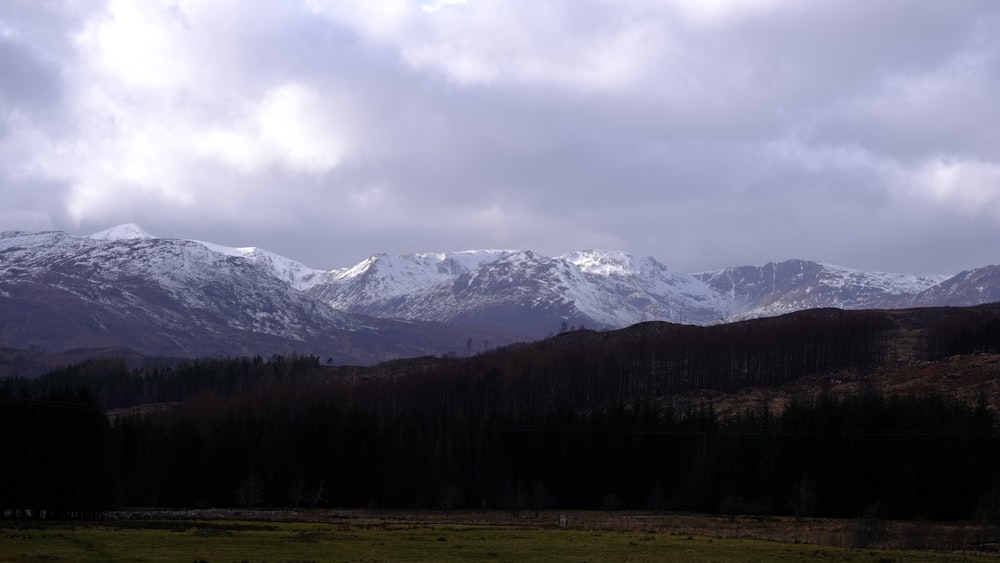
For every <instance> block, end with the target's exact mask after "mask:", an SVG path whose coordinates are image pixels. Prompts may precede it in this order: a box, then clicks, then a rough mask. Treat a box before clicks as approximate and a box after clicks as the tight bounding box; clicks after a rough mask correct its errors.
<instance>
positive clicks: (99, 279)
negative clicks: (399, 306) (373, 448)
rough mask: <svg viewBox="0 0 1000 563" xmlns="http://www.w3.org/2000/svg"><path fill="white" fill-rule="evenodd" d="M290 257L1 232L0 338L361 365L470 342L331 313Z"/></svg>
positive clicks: (132, 237) (166, 242)
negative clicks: (302, 356)
mask: <svg viewBox="0 0 1000 563" xmlns="http://www.w3.org/2000/svg"><path fill="white" fill-rule="evenodd" d="M296 264H297V263H295V262H294V261H291V260H287V259H284V258H281V257H279V256H277V255H274V254H271V253H267V252H264V251H257V250H256V249H228V248H226V247H219V246H216V245H211V244H205V243H199V242H194V241H187V240H175V239H160V238H155V237H152V236H150V235H148V234H147V233H145V232H144V231H143V230H142V229H140V228H138V227H135V226H134V225H127V226H123V227H116V228H114V229H109V230H107V231H102V232H101V233H97V234H96V235H94V236H92V237H75V236H71V235H68V234H66V233H62V232H43V233H24V232H6V233H0V345H3V346H9V347H21V348H29V347H31V348H36V349H37V348H41V349H45V350H49V351H53V352H56V351H62V350H65V349H69V348H74V347H96V346H125V347H128V348H131V349H134V350H137V351H139V352H142V353H146V354H152V355H175V356H206V355H211V356H220V355H244V354H251V355H252V354H257V353H263V354H269V353H287V352H293V351H294V352H301V353H311V354H316V355H321V356H322V357H324V358H335V359H336V360H338V361H341V362H366V363H367V362H370V361H374V360H382V359H387V358H391V357H400V356H409V355H420V354H427V353H440V352H441V351H442V348H445V349H447V348H446V347H450V348H451V349H455V348H457V347H458V346H459V345H460V342H461V341H462V339H463V338H465V333H464V331H463V332H462V333H461V334H457V333H456V334H448V333H449V331H448V330H446V328H447V327H432V328H433V329H432V330H428V329H427V328H426V327H420V326H417V325H416V324H414V323H412V322H411V323H400V322H397V321H391V320H386V319H376V318H371V317H361V316H359V315H354V314H351V313H346V312H343V311H338V310H336V309H333V308H331V307H329V306H328V305H326V304H324V303H322V302H320V301H318V300H316V299H314V298H313V297H311V296H309V295H308V294H306V293H305V292H303V291H302V290H301V289H297V285H298V286H300V287H301V286H305V285H307V284H308V282H307V281H304V278H306V277H307V276H309V275H310V273H311V272H309V271H308V269H306V268H305V267H304V266H303V267H298V266H296ZM296 284H297V285H296ZM442 339H444V340H443V341H442Z"/></svg>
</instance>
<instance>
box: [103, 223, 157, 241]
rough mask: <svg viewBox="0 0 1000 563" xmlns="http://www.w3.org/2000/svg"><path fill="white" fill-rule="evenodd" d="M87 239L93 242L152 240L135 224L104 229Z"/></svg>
mask: <svg viewBox="0 0 1000 563" xmlns="http://www.w3.org/2000/svg"><path fill="white" fill-rule="evenodd" d="M87 238H91V239H94V240H143V239H154V238H156V237H154V236H153V235H151V234H149V233H147V232H146V231H144V230H143V229H142V227H140V226H139V225H136V224H135V223H125V224H124V225H118V226H115V227H111V228H110V229H104V230H103V231H101V232H98V233H94V234H92V235H90V236H89V237H87Z"/></svg>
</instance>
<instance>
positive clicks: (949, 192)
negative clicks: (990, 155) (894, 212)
mask: <svg viewBox="0 0 1000 563" xmlns="http://www.w3.org/2000/svg"><path fill="white" fill-rule="evenodd" d="M912 179H913V182H912V189H914V190H915V191H916V192H917V195H918V196H922V197H924V198H927V199H930V200H931V201H932V202H933V203H935V204H938V205H941V206H945V207H957V208H958V209H960V210H961V211H963V212H964V213H966V214H986V215H989V216H992V217H993V218H994V219H996V220H1000V163H996V162H984V161H980V160H970V159H962V158H948V157H937V158H933V159H930V160H928V161H926V162H924V163H923V164H922V165H921V166H920V167H919V168H918V169H917V170H916V171H915V173H914V174H913V177H912Z"/></svg>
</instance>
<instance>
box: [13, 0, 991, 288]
mask: <svg viewBox="0 0 1000 563" xmlns="http://www.w3.org/2000/svg"><path fill="white" fill-rule="evenodd" d="M125 222H135V223H138V224H140V225H141V226H142V227H144V228H145V229H146V230H147V231H149V232H151V233H153V234H155V235H159V236H165V237H177V238H196V239H202V240H209V241H212V242H216V243H220V244H225V245H230V246H250V245H253V246H259V247H263V248H266V249H268V250H272V251H275V252H278V253H280V254H283V255H286V256H289V257H291V258H294V259H297V260H299V261H302V262H304V263H306V264H308V265H310V266H313V267H316V268H335V267H345V266H350V265H353V264H354V263H356V262H358V261H360V260H362V259H363V258H365V257H366V256H369V255H371V254H374V253H377V252H388V253H408V252H426V251H445V250H462V249H468V248H516V249H531V250H534V251H536V252H539V253H541V254H545V255H550V256H554V255H558V254H562V253H564V252H568V251H572V250H582V249H590V248H600V249H607V250H626V251H629V252H632V253H635V254H640V255H650V256H654V257H656V258H657V259H659V260H660V261H661V262H663V263H665V264H667V265H668V266H670V267H671V268H674V269H676V270H681V271H688V272H694V271H702V270H709V269H714V268H719V267H724V266H729V265H737V264H761V263H765V262H767V261H772V260H783V259H788V258H806V259H814V260H820V261H825V262H831V263H834V264H840V265H843V266H848V267H854V268H859V269H868V270H878V271H890V272H910V273H955V272H957V271H960V270H962V269H965V268H970V267H976V266H982V265H987V264H997V263H1000V2H996V1H994V0H973V1H963V0H947V1H942V0H879V1H877V2H873V1H871V0H829V1H807V0H794V1H793V0H738V1H735V0H734V1H732V2H730V1H726V0H677V1H667V0H464V1H463V0H384V1H376V0H357V1H352V0H273V1H269V0H255V1H254V2H245V1H243V0H121V1H119V0H110V1H98V0H94V1H87V0H80V1H68V0H67V1H59V0H3V2H2V4H0V230H43V229H58V230H66V231H69V232H72V233H76V234H89V233H91V232H95V231H99V230H101V229H104V228H107V227H110V226H112V225H116V224H119V223H125Z"/></svg>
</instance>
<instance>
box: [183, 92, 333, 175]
mask: <svg viewBox="0 0 1000 563" xmlns="http://www.w3.org/2000/svg"><path fill="white" fill-rule="evenodd" d="M331 102H332V100H331V98H330V97H329V96H328V97H326V98H324V97H323V96H321V95H320V93H319V92H317V91H316V90H315V89H314V88H311V87H309V86H307V85H304V84H300V83H290V84H283V85H281V86H278V87H276V88H274V89H272V90H269V91H268V92H266V93H265V95H264V96H263V98H262V99H261V100H259V101H258V102H257V103H255V104H252V105H251V106H250V107H249V108H248V109H247V111H246V113H245V115H243V116H241V117H240V118H238V119H237V120H234V121H231V122H229V123H224V124H222V125H221V126H216V127H214V128H212V129H209V130H208V131H206V134H205V135H204V137H203V141H202V150H204V151H205V152H206V153H207V154H211V155H216V156H219V157H220V158H222V159H223V160H224V161H225V162H227V163H229V164H231V165H233V166H235V167H236V168H237V169H238V170H240V171H241V172H243V173H244V174H251V173H254V172H257V171H259V170H261V169H262V168H266V167H268V166H274V165H281V166H285V167H286V168H288V169H289V170H290V171H292V172H296V173H303V174H322V173H325V172H328V171H330V170H332V169H333V168H335V167H336V166H337V165H338V164H339V163H340V162H341V161H342V160H343V158H344V156H345V154H346V152H347V150H348V141H347V139H346V135H345V134H344V130H345V129H347V126H346V120H345V119H335V118H334V117H333V116H332V115H331V106H334V104H333V103H331Z"/></svg>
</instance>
